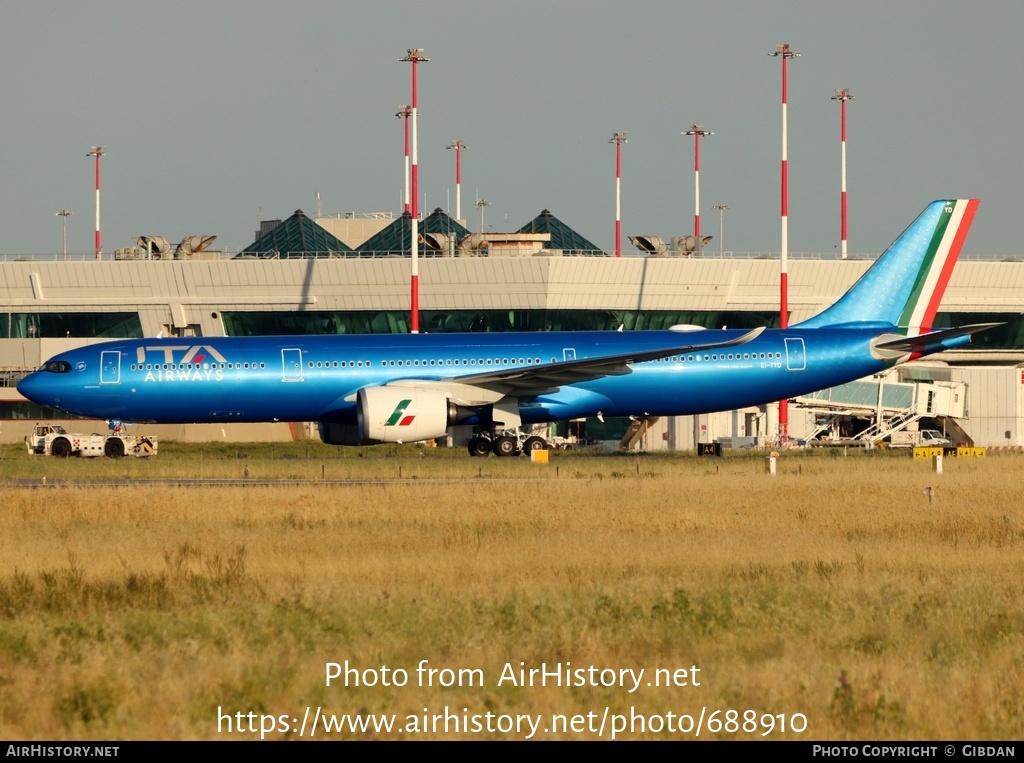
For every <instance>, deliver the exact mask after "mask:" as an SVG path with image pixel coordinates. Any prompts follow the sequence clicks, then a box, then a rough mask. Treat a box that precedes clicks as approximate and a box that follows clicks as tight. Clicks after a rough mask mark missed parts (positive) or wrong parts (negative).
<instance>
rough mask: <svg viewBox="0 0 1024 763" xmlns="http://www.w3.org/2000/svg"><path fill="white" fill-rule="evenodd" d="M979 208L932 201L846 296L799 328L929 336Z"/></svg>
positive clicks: (961, 201) (975, 202)
mask: <svg viewBox="0 0 1024 763" xmlns="http://www.w3.org/2000/svg"><path fill="white" fill-rule="evenodd" d="M977 209H978V200H977V199H941V200H939V201H933V202H932V203H931V204H929V205H928V206H927V207H926V208H925V210H924V212H922V213H921V215H920V217H918V218H917V219H916V220H915V221H914V222H913V223H912V224H911V225H910V227H909V228H907V229H906V230H905V231H903V233H902V234H901V235H900V237H899V238H898V239H896V241H895V242H894V243H893V244H892V246H890V247H889V248H888V249H886V250H885V252H884V253H883V254H882V256H881V257H879V258H878V260H877V261H876V262H875V264H874V265H872V266H871V267H870V268H869V269H868V271H867V272H866V273H865V274H864V275H863V276H861V278H860V280H858V281H857V283H855V284H854V285H853V287H851V289H850V290H849V291H848V292H846V294H844V295H843V296H842V297H840V298H839V300H838V301H837V302H836V303H835V304H834V305H832V306H831V307H829V308H827V309H826V310H824V311H823V312H821V313H818V315H816V316H814V317H813V318H811V319H810V320H806V321H803V322H802V323H800V324H798V325H799V326H800V328H823V327H826V326H838V325H850V324H864V323H873V324H885V325H888V326H895V327H897V328H900V329H906V330H907V333H908V334H909V335H915V334H921V333H927V332H928V331H930V330H931V327H932V324H933V323H934V321H935V313H936V312H937V311H938V309H939V302H940V301H941V300H942V295H943V293H944V292H945V291H946V286H947V284H948V283H949V278H950V275H951V274H952V272H953V266H954V265H955V264H956V260H957V257H958V256H959V255H960V249H961V247H962V246H963V243H964V239H966V238H967V231H968V230H969V229H970V227H971V223H972V222H973V220H974V213H975V212H976V211H977Z"/></svg>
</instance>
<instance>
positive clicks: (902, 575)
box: [0, 443, 1024, 740]
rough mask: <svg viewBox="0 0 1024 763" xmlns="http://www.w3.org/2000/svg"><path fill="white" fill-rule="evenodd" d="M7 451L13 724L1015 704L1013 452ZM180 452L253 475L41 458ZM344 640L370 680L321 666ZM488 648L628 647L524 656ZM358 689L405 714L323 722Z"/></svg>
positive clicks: (813, 714)
mask: <svg viewBox="0 0 1024 763" xmlns="http://www.w3.org/2000/svg"><path fill="white" fill-rule="evenodd" d="M0 455H2V459H0V479H3V480H6V481H7V482H6V484H5V485H4V487H3V499H2V511H0V560H2V562H0V737H2V738H4V739H21V740H27V739H120V740H128V739H253V738H259V737H260V733H259V731H258V730H259V728H260V726H261V724H264V727H265V726H266V725H267V724H270V723H272V724H273V728H272V730H270V731H269V732H268V733H267V734H266V738H268V739H281V738H293V739H296V738H299V737H300V733H299V727H300V725H301V724H302V723H303V721H304V719H305V718H308V719H309V720H310V721H312V720H313V719H314V714H315V713H319V715H320V716H321V722H320V724H319V726H318V728H317V731H316V737H315V738H319V739H324V738H357V739H365V738H385V739H421V738H434V739H437V738H447V739H487V738H499V739H519V738H523V737H525V736H527V734H528V733H529V732H528V727H527V726H522V727H521V728H520V729H515V728H513V729H512V730H509V731H505V730H494V731H487V730H486V725H485V726H484V728H483V729H482V730H480V731H479V733H475V732H472V730H471V733H466V732H465V728H464V727H462V726H461V725H460V727H459V730H458V732H456V731H455V730H454V729H455V726H454V724H453V723H452V722H451V721H450V720H449V722H448V725H447V729H446V727H445V725H444V722H443V716H444V714H445V712H446V711H447V712H448V713H449V714H450V715H452V716H457V717H458V718H459V719H460V722H461V721H462V719H464V718H465V719H471V718H472V717H474V716H477V717H479V718H480V721H479V723H481V724H488V721H487V720H486V717H487V714H488V713H490V714H491V715H492V721H491V723H492V724H493V727H494V728H496V729H497V728H498V724H499V723H503V721H499V718H500V717H505V716H507V717H510V718H513V719H514V718H515V717H516V716H527V715H529V716H532V717H540V719H541V720H540V721H539V724H538V730H537V732H536V733H535V734H534V736H533V737H532V738H535V739H553V738H561V739H593V738H597V737H598V726H599V724H602V722H604V728H603V730H602V731H601V736H603V738H608V737H609V736H610V734H611V730H612V728H613V724H614V723H619V725H622V724H623V723H625V721H621V722H619V721H616V720H615V719H616V718H617V717H621V718H624V719H627V720H629V721H630V725H629V727H628V728H626V729H620V730H619V733H618V738H620V739H641V738H644V739H694V738H698V737H697V736H696V734H695V733H694V731H695V729H694V728H693V726H695V725H696V722H697V719H698V717H699V716H701V714H702V710H703V713H704V716H705V717H704V718H703V719H702V721H701V732H700V736H699V738H700V739H716V738H719V739H761V738H766V739H807V740H812V739H813V740H822V739H829V740H858V739H864V740H880V739H886V740H889V739H892V740H895V739H907V740H911V739H919V740H931V739H1014V738H1021V737H1022V735H1024V608H1022V604H1021V602H1022V601H1024V565H1022V563H1021V562H1022V556H1024V554H1022V552H1024V513H1022V509H1024V500H1022V499H1021V495H1020V492H1021V474H1022V467H1024V458H1022V457H1019V456H1008V455H1007V456H989V457H987V458H978V459H961V460H955V459H946V463H945V469H944V471H945V473H944V474H942V475H936V474H935V473H934V472H933V471H932V466H931V462H930V461H927V460H913V459H911V458H910V456H909V454H907V453H901V454H895V453H894V454H876V455H874V456H865V455H860V454H856V455H855V454H853V453H851V454H850V455H849V456H848V457H844V456H843V455H842V454H841V453H835V454H829V453H815V454H797V453H789V452H786V453H783V454H782V455H781V456H780V458H779V464H778V472H779V473H778V475H777V476H774V477H772V476H768V475H767V474H765V470H764V457H763V454H761V455H760V456H750V455H748V456H742V457H741V456H734V457H727V458H723V459H714V458H700V459H698V458H695V457H693V456H692V455H680V454H676V455H646V456H618V455H606V456H595V455H573V454H566V453H554V454H552V458H551V463H549V464H547V465H541V464H531V463H530V462H529V460H528V459H526V458H517V459H496V458H494V457H491V458H489V459H486V460H482V459H470V458H469V457H468V456H465V455H464V452H463V451H461V450H457V451H444V450H438V451H434V450H432V449H418V448H414V447H409V446H403V447H401V448H394V447H390V448H389V447H380V448H373V449H368V450H362V451H356V450H341V449H333V448H328V447H326V446H321V445H319V444H317V443H295V444H288V445H276V446H270V445H260V446H254V445H238V446H234V445H232V446H223V445H222V446H175V445H174V444H162V445H161V452H160V455H159V456H157V457H156V458H153V459H150V460H148V461H146V460H132V459H123V460H120V461H109V460H106V459H96V460H79V459H67V460H62V461H58V460H56V459H51V458H29V457H28V456H27V455H26V454H24V453H23V450H18V449H16V448H14V447H13V446H8V447H6V448H5V449H4V450H3V451H2V453H0ZM246 469H247V470H248V472H247V475H246V471H245V470H246ZM44 476H45V477H46V478H47V481H48V484H47V486H46V487H42V486H41V484H42V478H43V477H44ZM183 477H188V478H208V479H211V480H224V479H232V480H234V479H242V478H246V479H249V480H251V481H252V482H253V483H254V484H252V485H237V484H214V485H211V486H205V487H181V486H169V485H162V484H142V483H140V484H134V485H133V484H126V485H123V486H118V487H110V486H97V485H80V484H79V485H62V486H54V485H53V483H54V482H55V481H58V480H61V481H73V480H143V479H155V478H183ZM279 479H281V480H293V482H287V483H280V484H276V483H274V482H273V481H275V480H279ZM14 480H26V481H30V482H32V483H34V484H36V485H38V486H34V487H29V486H25V484H24V483H15V482H14ZM340 480H351V481H349V482H339V481H340ZM267 481H269V482H267ZM927 487H932V488H933V491H932V495H930V496H929V495H926V494H925V493H924V492H922V491H924V490H925V488H927ZM423 660H426V661H427V662H426V663H423V664H424V665H425V667H427V668H433V669H435V670H437V671H440V672H437V673H434V674H433V675H430V674H429V673H422V674H421V673H418V672H417V667H418V666H420V665H421V661H423ZM346 661H347V663H348V666H349V667H351V668H356V669H358V671H359V683H360V684H362V683H363V682H364V681H366V680H367V679H369V680H372V681H376V683H377V685H376V686H365V685H359V686H355V685H353V684H354V683H355V678H354V676H355V674H353V673H350V674H349V676H350V679H349V685H348V686H346V685H345V680H344V677H343V676H342V677H339V678H336V679H334V680H333V681H332V682H331V685H330V686H327V685H326V680H325V674H326V671H327V669H328V668H327V664H328V663H338V664H339V665H340V666H342V667H344V666H345V663H346ZM507 663H508V664H510V665H511V666H512V668H513V669H514V670H515V671H516V678H517V679H518V672H517V671H518V670H519V668H520V667H523V668H525V669H529V668H540V667H541V664H542V663H546V665H547V667H548V669H549V670H551V669H552V668H553V666H555V665H557V664H560V665H561V666H562V668H563V672H564V669H565V668H566V664H567V663H570V664H571V665H570V666H569V669H570V670H576V669H581V668H582V669H585V670H589V668H590V666H595V667H596V668H597V669H598V670H597V672H595V673H594V674H593V676H595V677H596V680H595V682H596V683H601V681H602V680H603V678H602V677H605V678H607V677H608V676H610V675H611V674H610V673H601V672H600V671H602V670H604V669H611V670H613V671H614V675H615V678H616V682H617V681H618V679H619V677H620V675H621V674H620V673H619V671H620V670H623V669H633V670H634V671H636V672H638V671H639V669H641V668H643V669H644V671H645V672H644V674H643V676H642V680H641V681H640V682H639V686H638V688H636V689H635V691H630V690H631V689H633V688H634V682H633V680H632V679H631V678H626V679H625V685H620V684H618V683H616V684H615V685H613V686H601V685H597V686H592V685H589V677H590V676H591V674H590V673H589V672H588V673H586V676H587V677H588V685H583V686H570V687H566V686H564V685H563V686H561V687H560V686H553V685H550V679H549V685H548V686H547V687H541V686H538V685H534V686H522V685H517V684H518V683H519V682H518V680H516V681H515V682H513V681H512V680H510V679H509V678H508V673H507V670H508V669H507V668H506V664H507ZM521 663H522V664H521ZM384 666H387V669H388V671H387V673H385V671H384V670H383V668H384ZM693 667H697V668H698V669H699V671H698V672H694V671H693V670H692V668H693ZM444 669H447V670H448V671H450V672H444ZM683 669H685V670H686V673H685V674H683V673H682V672H680V671H681V670H683ZM401 671H406V673H407V683H406V685H404V686H394V685H390V686H382V685H381V684H382V683H384V682H385V681H386V680H387V679H388V677H389V676H390V681H389V682H390V683H395V682H398V681H400V680H401V678H402V673H401ZM460 671H461V672H460ZM656 671H661V672H660V673H659V672H656ZM503 674H504V676H505V678H504V680H502V678H503ZM460 682H461V683H462V684H463V685H462V686H459V685H456V684H458V683H460ZM563 683H564V682H563ZM664 683H669V684H671V685H669V686H665V685H663V684H664ZM427 684H432V685H427ZM441 684H452V685H441ZM649 684H650V685H649ZM657 684H662V685H657ZM679 684H685V685H679ZM698 684H699V685H698ZM307 708H309V711H308V716H307V715H306V713H307ZM715 711H718V713H717V715H714V716H713V715H712V714H713V713H715ZM729 711H736V712H735V714H734V715H730V714H729ZM236 713H239V714H240V716H236ZM249 713H253V714H254V715H252V716H249V715H248V714H249ZM346 713H348V714H352V715H353V716H356V717H357V718H361V719H363V721H361V722H371V723H372V720H373V719H374V718H375V717H376V716H378V715H380V714H388V715H390V714H393V715H394V716H395V717H396V719H397V720H396V723H397V724H398V726H396V727H395V728H394V729H392V731H390V732H388V731H383V730H379V731H375V730H373V726H372V725H371V726H370V729H369V730H367V731H366V732H357V731H353V730H352V729H351V727H348V726H346V727H345V730H341V731H339V730H334V731H333V732H332V733H330V734H328V733H327V732H326V731H325V727H324V725H323V723H324V721H323V720H322V717H323V716H324V715H330V716H331V717H332V718H333V717H340V716H341V715H342V714H346ZM670 713H671V714H672V717H674V718H675V719H676V720H675V721H674V725H673V721H671V720H669V719H670V715H669V714H670ZM588 714H590V715H588ZM409 716H411V717H412V718H413V719H414V720H415V721H416V724H417V725H416V726H415V727H414V726H409V725H407V724H408V723H410V721H409V720H408V717H409ZM424 716H427V718H425V717H424ZM433 716H442V721H441V725H439V726H436V727H435V726H432V724H433V721H432V720H430V719H431V718H433ZM573 716H579V717H580V719H578V720H574V719H573ZM225 717H228V718H229V719H230V720H229V724H230V728H231V733H228V728H229V725H227V724H225V722H224V718H225ZM558 717H564V718H565V721H564V723H563V725H562V726H559V723H561V721H559V720H557V718H558ZM687 717H689V718H690V724H691V728H690V730H689V732H688V733H684V731H685V729H686V725H687V721H686V720H685V719H686V718H687ZM638 718H643V721H644V723H643V726H642V727H641V725H640V722H639V721H638ZM266 719H270V720H269V721H267V720H266ZM658 719H660V720H658ZM713 719H717V723H715V721H714V720H713ZM754 719H756V720H754ZM802 719H805V721H806V730H804V731H802V733H801V732H800V729H801V728H803V721H802ZM239 721H242V725H243V728H245V729H246V730H245V731H243V732H241V733H239V732H238V730H237V728H238V722H239ZM250 724H253V725H254V727H255V729H257V731H256V732H255V733H251V732H249V731H248V728H249V725H250ZM769 724H770V731H769V730H768V729H769ZM424 725H426V728H425V729H424ZM783 726H784V727H785V728H784V729H783V728H782V727H783ZM400 727H401V728H403V729H404V730H402V731H399V730H398V728H400ZM794 727H796V729H797V730H796V731H794V730H793V728H794ZM311 728H312V725H311V724H310V725H307V726H306V729H305V732H304V733H303V734H302V736H303V737H309V735H310V732H311ZM680 728H682V729H683V730H680ZM545 729H546V731H545ZM574 729H575V730H574ZM766 732H767V733H766ZM762 734H766V735H765V736H762Z"/></svg>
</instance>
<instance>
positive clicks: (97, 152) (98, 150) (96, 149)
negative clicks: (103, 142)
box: [86, 146, 105, 260]
mask: <svg viewBox="0 0 1024 763" xmlns="http://www.w3.org/2000/svg"><path fill="white" fill-rule="evenodd" d="M103 148H104V147H103V146H93V147H92V150H91V151H90V152H89V153H87V154H86V156H95V157H96V259H97V260H98V259H99V258H100V255H101V254H103V246H102V245H101V244H100V157H101V156H105V154H104V152H103Z"/></svg>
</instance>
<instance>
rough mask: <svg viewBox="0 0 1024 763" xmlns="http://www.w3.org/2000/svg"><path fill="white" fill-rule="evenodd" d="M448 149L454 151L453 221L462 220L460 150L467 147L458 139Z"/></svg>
mask: <svg viewBox="0 0 1024 763" xmlns="http://www.w3.org/2000/svg"><path fill="white" fill-rule="evenodd" d="M448 148H454V149H455V219H456V220H462V149H464V148H468V146H467V145H466V141H464V140H462V139H461V138H459V139H457V140H453V141H452V142H451V144H450V145H449V146H448Z"/></svg>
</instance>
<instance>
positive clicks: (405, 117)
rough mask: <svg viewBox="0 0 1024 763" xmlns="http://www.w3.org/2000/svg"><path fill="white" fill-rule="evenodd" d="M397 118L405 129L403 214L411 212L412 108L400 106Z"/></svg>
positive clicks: (396, 114)
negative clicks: (410, 123) (410, 143)
mask: <svg viewBox="0 0 1024 763" xmlns="http://www.w3.org/2000/svg"><path fill="white" fill-rule="evenodd" d="M395 116H396V117H398V118H399V119H401V120H402V126H403V127H404V128H405V130H404V131H403V132H404V133H405V181H404V183H403V184H402V194H403V199H402V203H403V210H402V211H403V212H408V211H409V117H411V116H412V107H411V106H399V107H398V111H397V112H396V113H395Z"/></svg>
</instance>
